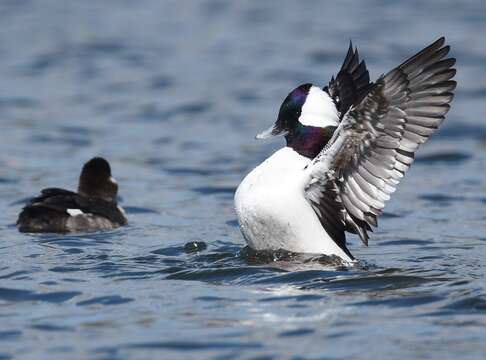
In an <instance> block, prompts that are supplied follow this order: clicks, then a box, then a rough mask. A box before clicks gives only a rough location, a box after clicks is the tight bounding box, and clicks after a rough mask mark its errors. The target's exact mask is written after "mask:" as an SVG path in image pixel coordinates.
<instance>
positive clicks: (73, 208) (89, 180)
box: [17, 157, 127, 233]
mask: <svg viewBox="0 0 486 360" xmlns="http://www.w3.org/2000/svg"><path fill="white" fill-rule="evenodd" d="M117 192H118V185H117V182H116V180H115V179H114V178H113V177H112V176H111V168H110V165H109V163H108V162H107V161H106V160H105V159H103V158H100V157H95V158H93V159H91V160H90V161H88V162H87V163H86V164H85V165H84V166H83V169H82V171H81V175H80V178H79V186H78V191H77V192H74V191H70V190H65V189H61V188H47V189H44V190H41V194H40V195H39V196H37V197H34V198H33V199H32V200H30V201H29V203H28V204H26V205H25V206H24V208H23V209H22V210H21V212H20V214H19V216H18V219H17V227H18V229H19V231H20V232H29V233H69V232H90V231H98V230H110V229H114V228H117V227H119V226H124V225H127V219H126V217H125V212H124V211H123V209H122V208H121V207H120V206H119V205H118V204H117V201H116V196H117Z"/></svg>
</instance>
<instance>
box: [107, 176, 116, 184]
mask: <svg viewBox="0 0 486 360" xmlns="http://www.w3.org/2000/svg"><path fill="white" fill-rule="evenodd" d="M108 181H109V182H111V183H112V184H115V185H117V184H118V183H117V182H116V180H115V178H114V177H113V176H110V178H109V179H108Z"/></svg>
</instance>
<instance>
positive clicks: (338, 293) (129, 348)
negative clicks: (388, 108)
mask: <svg viewBox="0 0 486 360" xmlns="http://www.w3.org/2000/svg"><path fill="white" fill-rule="evenodd" d="M181 4H182V2H180V1H163V2H159V1H155V0H153V1H149V0H146V1H137V2H132V1H104V2H102V3H101V2H95V1H92V2H80V1H79V2H69V1H28V0H24V1H14V0H10V1H8V0H5V1H2V2H1V3H0V20H1V23H2V26H1V30H0V79H1V86H0V118H1V121H0V131H1V143H0V165H1V166H0V199H1V200H0V239H1V245H0V259H1V260H0V345H1V347H0V359H2V360H3V359H11V358H22V359H41V358H49V359H66V358H69V359H144V358H164V359H168V358H184V359H204V358H212V359H282V358H293V359H338V358H348V359H393V358H395V359H396V358H410V359H412V358H415V359H417V358H421V359H427V358H441V359H456V358H459V357H460V358H461V359H466V358H468V359H479V358H484V354H485V353H486V345H485V342H484V339H485V337H486V330H485V329H486V327H485V326H486V317H485V315H486V284H485V281H484V277H485V272H486V270H485V269H486V256H485V255H486V235H485V229H486V225H485V223H486V222H485V220H486V215H485V213H486V212H485V211H486V182H485V181H484V167H485V165H486V164H485V157H484V153H485V151H486V124H485V121H484V113H485V112H486V101H485V100H486V87H485V85H484V84H486V75H485V74H486V43H485V42H484V34H485V33H486V22H485V21H484V15H485V13H486V5H484V2H480V1H468V2H466V3H464V4H459V3H457V2H452V1H451V2H449V3H444V2H442V1H441V2H439V1H432V2H428V3H427V4H424V3H423V2H406V3H405V2H404V3H403V4H402V5H398V6H397V5H395V6H392V5H389V3H388V2H385V1H372V2H369V3H368V5H367V6H364V5H362V4H361V3H360V4H358V3H352V2H347V1H344V2H340V5H332V6H331V5H329V4H327V5H324V2H320V1H308V2H305V5H304V4H303V3H301V2H296V1H278V2H277V1H266V2H261V1H251V2H236V1H234V2H227V1H209V0H208V1H191V2H189V1H187V2H184V3H183V5H181ZM442 34H444V35H446V36H447V38H448V41H449V42H450V43H451V44H452V47H453V55H454V56H456V57H457V58H458V65H457V68H458V75H457V78H456V79H457V81H458V82H459V85H458V89H457V97H456V99H455V101H454V104H453V108H452V111H451V112H450V114H449V116H448V119H447V121H446V123H445V124H444V126H443V128H442V129H441V130H440V131H439V132H438V133H437V134H436V135H435V136H434V137H433V139H432V141H430V143H428V144H427V145H426V146H424V147H423V148H421V151H420V152H419V155H418V159H417V162H416V163H415V164H414V166H413V167H412V169H411V170H410V171H409V173H408V174H407V176H406V178H405V180H404V181H403V182H402V184H401V185H400V187H399V189H398V191H397V193H396V194H394V196H393V198H392V200H391V201H390V202H389V204H388V205H387V207H386V212H385V214H384V216H382V218H381V219H380V220H381V221H380V228H379V229H378V230H377V231H376V232H375V233H374V234H373V236H372V239H371V240H370V246H369V247H368V248H366V247H364V246H362V245H361V244H360V242H359V240H358V239H357V238H355V237H352V236H351V237H349V242H350V249H351V251H352V252H353V254H354V255H355V256H356V257H357V258H359V259H361V263H360V265H359V266H356V267H354V268H348V269H345V268H339V267H333V266H330V265H325V264H323V263H322V262H319V261H309V259H306V258H299V257H297V258H292V257H290V258H289V257H286V256H283V257H281V258H280V259H279V261H275V262H272V261H269V259H265V258H264V257H263V258H255V257H254V256H252V255H251V254H248V252H247V250H245V249H244V241H243V239H242V236H241V234H240V232H239V230H238V228H237V225H236V218H235V213H234V211H233V201H232V197H233V192H234V190H235V188H236V186H237V185H238V183H239V181H240V180H241V179H242V177H243V176H244V174H245V173H247V172H248V171H250V170H251V169H252V167H254V166H255V165H256V164H258V163H259V162H261V161H262V160H263V159H265V158H266V157H267V156H268V155H269V154H270V153H271V152H272V151H274V150H275V149H277V148H278V147H279V146H281V145H282V142H281V140H275V141H270V142H256V141H254V140H253V136H254V135H255V134H256V133H257V132H258V131H260V130H262V129H264V128H266V127H268V126H269V125H270V124H271V122H272V121H273V120H274V119H275V117H276V114H277V110H278V107H279V105H280V103H281V101H282V99H283V98H284V97H285V96H286V94H287V93H288V91H290V90H291V89H292V88H294V87H295V86H296V85H298V84H300V83H304V82H315V83H319V84H322V85H324V84H325V82H326V81H327V80H328V79H329V77H330V76H331V75H332V74H333V73H335V71H336V70H337V69H338V65H339V64H340V63H341V61H342V58H343V56H344V53H345V50H346V48H347V42H348V40H349V38H352V39H353V41H354V43H355V44H356V45H358V46H359V49H360V52H361V54H362V56H364V57H365V58H366V60H367V63H368V66H369V68H370V72H371V74H372V78H375V77H376V76H378V75H379V74H381V73H382V72H384V71H386V70H388V69H390V68H391V67H392V66H394V65H397V64H398V63H399V62H401V61H402V60H403V59H405V57H407V56H409V55H411V54H412V53H413V52H414V51H417V50H419V49H420V48H422V47H423V46H425V45H427V44H428V43H430V42H432V41H433V40H435V38H437V37H438V36H440V35H442ZM95 155H102V156H106V157H107V158H108V159H109V160H110V161H111V163H112V168H113V173H114V176H115V177H116V178H117V179H118V182H119V184H120V196H121V202H122V204H123V206H124V207H125V208H126V209H127V213H128V218H129V222H130V225H129V226H128V227H126V228H122V229H117V230H114V231H110V232H104V233H96V234H81V235H65V236H64V235H63V236H54V235H40V236H33V235H25V234H19V233H18V232H17V230H16V228H15V226H14V223H15V220H16V216H17V214H18V212H19V210H20V208H21V206H22V202H23V201H24V200H25V199H26V198H28V197H29V196H32V195H34V194H35V193H36V191H38V190H40V189H41V188H43V187H47V186H63V187H66V188H70V189H72V188H74V187H75V185H76V181H77V176H78V174H79V171H80V169H81V166H82V164H83V163H84V162H85V161H86V160H87V159H89V158H90V157H92V156H95Z"/></svg>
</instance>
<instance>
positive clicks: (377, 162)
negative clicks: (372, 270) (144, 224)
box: [235, 37, 456, 262]
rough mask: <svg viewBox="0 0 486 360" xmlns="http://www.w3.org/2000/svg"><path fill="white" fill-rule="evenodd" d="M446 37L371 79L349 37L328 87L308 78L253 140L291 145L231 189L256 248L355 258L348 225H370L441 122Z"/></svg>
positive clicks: (448, 63)
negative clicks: (277, 139) (275, 139)
mask: <svg viewBox="0 0 486 360" xmlns="http://www.w3.org/2000/svg"><path fill="white" fill-rule="evenodd" d="M444 42H445V39H444V38H443V37H442V38H440V39H438V40H437V41H435V42H434V43H433V44H431V45H429V46H428V47H426V48H425V49H423V50H422V51H420V52H419V53H417V54H416V55H414V56H412V57H411V58H409V59H408V60H406V61H405V62H404V63H402V64H401V65H400V66H398V67H396V68H395V69H393V70H391V71H390V72H388V73H387V74H385V75H382V76H380V77H379V78H378V79H377V80H376V81H375V82H374V83H372V82H370V81H369V73H368V70H367V68H366V64H365V62H364V61H361V62H360V61H359V56H358V51H357V49H353V46H352V44H351V43H350V46H349V49H348V52H347V54H346V57H345V60H344V62H343V64H342V67H341V70H340V71H339V72H338V74H337V75H336V77H335V78H334V77H332V78H331V81H330V82H329V84H328V85H327V86H325V87H323V88H321V87H319V86H316V85H313V84H303V85H300V86H298V87H297V88H295V89H294V90H292V92H290V94H289V95H288V96H287V97H286V98H285V100H284V101H283V103H282V105H281V107H280V111H279V114H278V117H277V120H276V122H275V123H274V125H273V126H271V127H270V128H269V129H268V130H266V131H264V132H262V133H260V134H258V135H257V139H266V138H268V137H271V136H278V135H282V136H284V137H285V140H286V146H285V147H283V148H282V149H280V150H278V151H276V152H275V153H274V154H273V155H272V156H270V157H269V158H268V159H267V160H265V161H264V162H263V163H262V164H260V165H259V166H258V167H256V168H255V169H254V170H253V171H251V172H250V173H249V174H248V175H247V176H246V177H245V178H244V179H243V181H242V182H241V184H240V185H239V187H238V189H237V191H236V194H235V208H236V213H237V216H238V222H239V225H240V229H241V231H242V233H243V236H244V238H245V240H246V242H247V244H248V245H249V246H250V247H251V248H253V249H255V250H278V249H284V250H288V251H292V252H298V253H314V254H324V255H328V256H331V255H335V256H338V257H340V258H341V259H342V260H344V261H346V262H352V261H354V257H353V255H352V254H351V252H350V251H349V249H348V248H347V246H346V236H345V234H346V232H349V233H355V234H358V235H359V237H360V238H361V240H362V242H363V243H364V244H365V245H368V239H369V234H368V232H369V231H372V227H376V226H377V218H378V216H379V215H380V213H381V212H382V210H383V208H384V206H385V202H386V201H387V200H389V198H390V194H391V193H393V192H394V191H395V189H396V186H397V185H398V183H399V182H400V180H401V179H402V177H403V176H404V174H405V172H406V170H407V169H408V168H409V167H410V165H411V164H412V162H413V160H414V157H415V152H416V151H417V149H418V148H419V146H420V145H421V144H423V143H424V142H425V141H427V139H428V138H429V136H430V135H431V134H432V133H433V132H434V131H435V130H436V129H437V128H438V127H439V125H440V124H441V123H442V122H443V121H444V117H445V115H446V113H447V112H448V111H449V108H450V103H451V101H452V99H453V96H454V95H453V90H454V89H455V87H456V82H455V81H453V80H451V79H452V78H453V77H454V75H455V73H456V70H455V69H453V66H454V64H455V59H454V58H449V57H447V54H448V53H449V49H450V48H449V46H444Z"/></svg>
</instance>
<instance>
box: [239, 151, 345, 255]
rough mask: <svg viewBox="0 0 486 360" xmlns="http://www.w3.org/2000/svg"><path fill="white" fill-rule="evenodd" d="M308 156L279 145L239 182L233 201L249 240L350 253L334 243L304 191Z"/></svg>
mask: <svg viewBox="0 0 486 360" xmlns="http://www.w3.org/2000/svg"><path fill="white" fill-rule="evenodd" d="M310 161H311V160H310V159H308V158H306V157H303V156H301V155H299V154H298V153H297V152H295V151H294V150H292V149H291V148H288V147H286V148H283V149H281V150H279V151H277V152H276V153H275V154H273V155H272V156H271V157H270V158H268V159H267V160H265V161H264V162H263V163H262V164H261V165H259V166H258V167H257V168H255V169H254V170H253V171H252V172H251V173H250V174H248V175H247V176H246V177H245V179H244V180H243V181H242V182H241V184H240V186H239V187H238V189H237V190H236V194H235V207H236V213H237V216H238V221H239V224H240V228H241V231H242V233H243V236H244V237H245V240H246V242H247V243H248V245H249V246H250V247H252V248H254V249H257V250H264V249H272V250H278V249H285V250H289V251H293V252H300V253H314V254H326V255H338V256H340V257H341V258H343V259H345V260H348V261H349V260H350V259H349V257H348V256H347V255H346V254H345V253H344V252H343V251H342V250H341V249H340V248H339V247H338V246H337V245H336V244H335V243H334V241H333V240H332V239H331V238H330V237H329V235H327V233H326V231H325V230H324V228H323V227H322V225H321V223H320V221H319V219H318V218H317V215H316V214H315V212H314V210H313V209H312V207H311V206H310V204H309V203H308V201H307V199H306V198H305V197H304V186H305V183H304V171H303V170H304V168H305V166H307V165H308V164H309V163H310Z"/></svg>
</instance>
